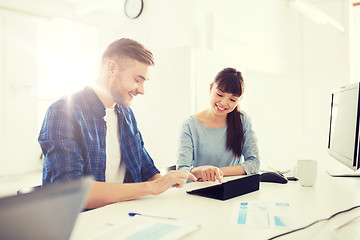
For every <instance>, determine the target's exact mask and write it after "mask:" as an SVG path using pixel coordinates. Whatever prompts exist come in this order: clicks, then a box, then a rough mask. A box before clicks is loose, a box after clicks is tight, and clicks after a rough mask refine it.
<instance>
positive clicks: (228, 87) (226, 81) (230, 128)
mask: <svg viewBox="0 0 360 240" xmlns="http://www.w3.org/2000/svg"><path fill="white" fill-rule="evenodd" d="M214 83H216V84H217V88H218V89H221V90H222V91H223V92H227V93H231V94H233V95H235V96H239V97H241V96H242V95H243V93H244V81H243V78H242V76H241V72H239V71H237V70H236V69H234V68H225V69H223V70H222V71H221V72H219V73H218V74H217V75H216V77H215V80H214V82H213V83H212V85H213V84H214ZM240 115H241V112H240V109H239V106H237V107H236V108H235V109H234V110H233V111H232V112H231V113H228V115H227V119H226V121H227V137H226V149H227V150H230V151H233V154H234V157H236V158H240V157H241V153H242V148H243V145H244V130H243V126H242V122H241V118H240Z"/></svg>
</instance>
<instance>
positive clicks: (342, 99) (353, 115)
mask: <svg viewBox="0 0 360 240" xmlns="http://www.w3.org/2000/svg"><path fill="white" fill-rule="evenodd" d="M359 90H360V88H359V83H355V84H350V85H346V86H343V87H341V88H339V89H337V90H336V91H334V92H333V93H332V95H331V111H330V126H329V141H328V153H329V154H330V156H332V157H333V158H335V159H336V160H338V161H339V162H341V163H342V164H343V165H345V166H347V167H348V168H349V169H351V170H352V171H349V172H346V173H345V172H341V171H338V172H336V171H335V172H334V171H328V172H329V174H330V175H332V176H346V175H358V173H357V172H355V171H357V170H358V169H359V167H360V163H359V107H360V104H359V96H360V95H359ZM352 172H353V173H354V174H351V173H352ZM359 176H360V175H359Z"/></svg>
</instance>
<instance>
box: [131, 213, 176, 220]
mask: <svg viewBox="0 0 360 240" xmlns="http://www.w3.org/2000/svg"><path fill="white" fill-rule="evenodd" d="M136 215H138V216H143V217H152V218H162V219H170V220H177V219H176V218H173V217H161V216H154V215H146V214H141V213H133V212H130V213H129V216H130V217H134V216H136Z"/></svg>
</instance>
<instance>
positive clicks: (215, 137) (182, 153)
mask: <svg viewBox="0 0 360 240" xmlns="http://www.w3.org/2000/svg"><path fill="white" fill-rule="evenodd" d="M243 93H244V82H243V78H242V76H241V73H240V72H238V71H237V70H236V69H233V68H225V69H224V70H222V71H221V72H219V73H218V74H217V75H216V78H215V80H214V81H213V83H211V84H210V108H208V109H206V110H204V111H202V112H199V113H197V114H195V115H192V116H190V117H189V118H188V119H187V120H186V121H185V122H184V124H183V126H182V130H181V135H180V146H179V154H178V160H177V169H186V170H188V171H190V172H191V173H192V174H194V175H195V176H196V177H197V179H198V180H199V181H216V180H218V181H219V182H222V181H221V179H222V177H223V176H234V175H243V174H253V173H257V172H258V171H259V167H260V161H259V152H258V147H257V140H256V136H255V133H254V132H253V130H252V127H251V121H250V118H249V117H248V116H247V114H246V113H245V112H243V111H240V109H239V101H240V99H241V97H242V95H243ZM242 156H243V159H242Z"/></svg>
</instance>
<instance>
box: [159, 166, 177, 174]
mask: <svg viewBox="0 0 360 240" xmlns="http://www.w3.org/2000/svg"><path fill="white" fill-rule="evenodd" d="M171 170H176V165H171V166H169V167H166V168H163V169H160V174H161V175H164V174H167V173H168V172H170V171H171Z"/></svg>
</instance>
